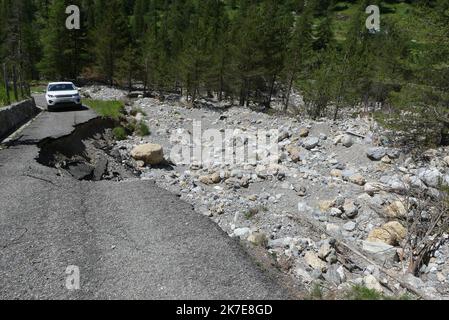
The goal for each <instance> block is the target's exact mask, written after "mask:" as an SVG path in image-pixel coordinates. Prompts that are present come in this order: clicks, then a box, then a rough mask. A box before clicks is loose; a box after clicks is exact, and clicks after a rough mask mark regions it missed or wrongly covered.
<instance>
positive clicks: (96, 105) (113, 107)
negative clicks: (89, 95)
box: [83, 100, 125, 120]
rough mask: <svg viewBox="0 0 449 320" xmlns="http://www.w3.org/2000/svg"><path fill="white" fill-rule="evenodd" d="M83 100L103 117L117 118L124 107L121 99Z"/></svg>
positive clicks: (121, 113) (121, 114)
mask: <svg viewBox="0 0 449 320" xmlns="http://www.w3.org/2000/svg"><path fill="white" fill-rule="evenodd" d="M83 102H84V104H86V105H87V106H88V107H89V108H91V109H92V110H94V111H95V112H96V113H98V114H99V115H100V116H102V117H105V118H106V117H107V118H112V119H114V120H119V119H120V118H121V117H122V116H123V114H124V112H125V107H124V105H123V102H121V101H103V100H84V101H83Z"/></svg>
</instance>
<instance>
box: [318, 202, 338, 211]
mask: <svg viewBox="0 0 449 320" xmlns="http://www.w3.org/2000/svg"><path fill="white" fill-rule="evenodd" d="M333 205H334V202H333V201H331V200H325V201H320V203H319V204H318V207H319V208H320V211H321V212H328V211H329V210H330V208H332V207H333Z"/></svg>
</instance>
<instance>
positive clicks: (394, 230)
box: [368, 221, 407, 246]
mask: <svg viewBox="0 0 449 320" xmlns="http://www.w3.org/2000/svg"><path fill="white" fill-rule="evenodd" d="M406 235H407V229H405V228H404V227H403V226H402V225H401V224H400V223H399V222H397V221H391V222H388V223H386V224H384V225H383V226H382V227H380V228H375V229H373V230H372V231H371V232H370V234H369V235H368V241H369V242H383V243H386V244H389V245H392V246H394V245H397V244H399V242H401V241H402V240H403V239H405V237H406Z"/></svg>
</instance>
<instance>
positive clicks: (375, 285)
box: [363, 274, 383, 293]
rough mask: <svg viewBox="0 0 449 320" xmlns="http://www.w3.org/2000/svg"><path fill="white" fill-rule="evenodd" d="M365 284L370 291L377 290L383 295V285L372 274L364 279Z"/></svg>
mask: <svg viewBox="0 0 449 320" xmlns="http://www.w3.org/2000/svg"><path fill="white" fill-rule="evenodd" d="M363 283H364V284H365V286H366V287H367V288H368V289H371V290H376V291H377V292H380V293H383V288H382V285H381V284H380V282H379V281H378V280H377V279H376V278H375V277H374V276H373V275H371V274H370V275H367V276H366V277H364V278H363Z"/></svg>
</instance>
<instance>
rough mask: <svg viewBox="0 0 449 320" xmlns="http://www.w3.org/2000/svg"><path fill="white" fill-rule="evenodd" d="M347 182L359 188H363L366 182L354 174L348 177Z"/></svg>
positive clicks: (359, 175) (360, 176)
mask: <svg viewBox="0 0 449 320" xmlns="http://www.w3.org/2000/svg"><path fill="white" fill-rule="evenodd" d="M349 181H351V182H352V183H354V184H356V185H359V186H364V185H365V184H366V180H365V178H364V177H363V176H362V175H361V174H355V175H352V176H350V177H349Z"/></svg>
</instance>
